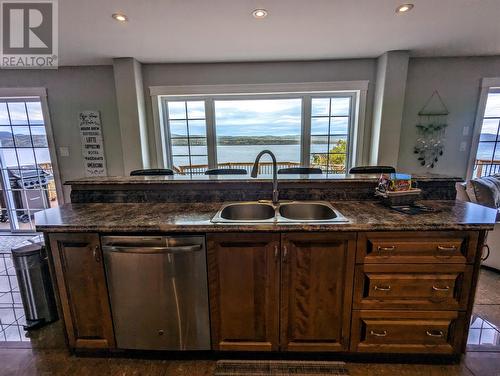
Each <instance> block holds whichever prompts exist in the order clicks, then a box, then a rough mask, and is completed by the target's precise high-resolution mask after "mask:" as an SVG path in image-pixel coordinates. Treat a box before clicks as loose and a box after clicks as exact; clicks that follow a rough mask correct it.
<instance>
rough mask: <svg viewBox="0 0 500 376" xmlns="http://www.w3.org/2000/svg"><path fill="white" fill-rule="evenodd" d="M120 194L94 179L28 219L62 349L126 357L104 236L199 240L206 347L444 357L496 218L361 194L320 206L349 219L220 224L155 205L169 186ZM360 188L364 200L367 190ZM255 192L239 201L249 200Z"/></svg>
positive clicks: (192, 209) (441, 202)
mask: <svg viewBox="0 0 500 376" xmlns="http://www.w3.org/2000/svg"><path fill="white" fill-rule="evenodd" d="M124 179H126V178H124ZM134 181H135V182H137V183H134V182H132V183H130V182H129V183H128V185H129V186H130V185H132V186H134V187H133V191H134V192H139V191H140V189H143V187H144V183H143V182H138V181H137V180H134ZM123 183H124V182H123V181H122V180H121V181H120V182H118V183H117V182H115V184H111V183H109V182H107V183H106V184H105V185H106V188H105V189H103V188H102V185H103V184H101V183H99V182H93V183H92V184H90V183H89V184H86V183H85V182H83V183H82V182H80V183H79V186H78V189H77V193H75V194H74V195H72V197H73V196H74V197H78V198H79V199H80V200H81V199H82V198H83V197H85V198H86V199H87V202H78V203H76V202H74V203H72V204H65V205H62V206H61V207H59V208H53V209H49V210H46V211H43V212H40V213H37V214H36V226H37V230H39V231H43V232H44V234H45V239H46V243H47V244H48V245H49V247H48V248H49V259H50V264H51V269H52V274H53V277H54V282H55V284H56V290H57V291H58V298H59V299H58V300H59V306H60V310H61V313H62V317H63V318H64V323H65V329H66V335H67V339H68V346H69V348H70V349H71V350H76V351H79V350H86V351H102V350H106V351H110V352H115V351H121V350H129V349H127V348H124V347H123V346H120V341H119V340H118V341H117V337H116V333H115V329H116V327H117V322H116V320H115V318H114V313H115V312H114V310H113V307H112V304H113V301H112V299H111V303H110V298H109V297H110V291H109V270H108V269H107V266H106V265H105V262H104V261H103V260H104V256H105V254H104V253H103V250H102V248H103V247H102V245H103V244H102V239H103V237H109V236H110V235H126V236H131V235H138V236H172V237H173V236H195V235H196V236H201V237H202V238H204V239H205V244H206V269H207V276H208V297H207V299H208V307H209V308H208V309H209V311H210V322H209V326H210V346H209V347H207V348H204V349H205V350H211V351H221V352H224V351H251V352H262V351H270V352H274V353H276V352H337V353H345V354H361V353H365V354H366V353H371V354H439V355H441V356H459V355H460V354H461V353H463V352H464V350H465V343H466V338H467V333H468V326H469V321H470V316H471V311H472V305H473V302H474V294H475V288H476V284H477V279H478V273H479V267H480V263H481V255H482V248H483V244H484V239H485V235H486V232H487V231H488V230H490V229H492V228H493V224H494V223H495V219H496V211H495V210H492V209H489V208H486V207H482V206H479V205H475V204H471V203H464V202H458V201H454V200H450V199H446V198H447V197H449V196H450V195H451V194H450V192H442V193H441V194H442V196H443V197H444V198H445V199H442V198H443V197H441V199H431V200H423V201H421V203H422V204H424V205H425V206H426V207H428V208H430V209H431V210H432V211H430V212H427V213H423V214H419V215H407V214H403V213H400V212H397V211H394V210H391V209H389V208H387V207H384V206H382V205H381V204H380V203H379V202H377V201H375V200H373V198H372V197H370V198H367V199H365V200H359V199H347V200H329V203H330V204H331V205H332V206H333V207H334V208H335V209H336V210H337V211H338V212H340V213H341V214H342V215H343V216H344V217H345V218H346V219H347V221H346V222H336V223H314V222H308V223H300V222H295V223H282V224H280V223H237V224H218V223H212V222H211V218H212V217H213V216H214V215H215V213H216V212H217V210H218V209H219V208H220V206H221V202H214V201H209V200H206V201H205V202H191V203H188V202H185V200H180V203H177V202H172V201H170V200H167V202H158V201H161V200H163V199H164V198H165V192H164V191H167V190H168V189H167V188H166V187H164V188H163V189H161V188H159V187H156V188H155V189H156V190H157V191H158V192H160V194H159V195H158V194H154V195H151V194H149V196H148V198H149V200H148V202H137V201H142V198H144V196H142V198H141V200H137V195H136V194H132V195H127V193H126V192H127V190H126V189H124V187H123ZM290 183H293V184H300V185H301V186H303V187H305V188H301V189H303V190H302V191H301V193H300V198H301V199H318V198H323V199H324V198H325V197H330V196H329V195H330V193H325V189H326V190H328V192H340V191H341V190H339V189H338V187H332V185H331V184H327V183H324V182H322V183H320V184H323V186H324V187H325V188H324V190H322V189H321V188H318V187H317V186H316V188H311V189H310V191H309V194H310V196H309V197H304V196H303V193H304V192H307V184H308V183H307V182H290ZM354 183H355V182H353V181H351V182H349V184H354ZM371 183H372V189H373V181H372V182H371ZM438 183H439V184H443V182H438ZM146 184H148V183H146ZM160 184H164V183H160ZM177 184H178V183H176V185H177ZM262 184H265V185H266V189H265V190H264V191H262V192H261V191H258V192H257V193H258V194H259V195H260V197H257V198H258V199H262V198H266V196H267V195H268V193H269V191H268V190H267V183H266V182H263V183H262ZM313 184H314V183H313ZM316 184H317V182H316ZM340 184H347V183H345V182H342V183H340ZM446 184H448V185H450V184H449V182H448V183H446ZM137 185H139V187H137ZM157 185H158V184H157ZM360 185H361V187H362V189H365V188H364V186H365V185H366V182H360ZM84 186H85V187H86V188H82V187H84ZM110 187H112V189H110ZM184 188H185V187H184ZM253 188H254V187H250V188H248V191H245V192H239V194H240V195H241V196H242V197H247V196H248V195H249V194H250V195H255V194H256V193H255V191H253ZM336 189H337V190H336ZM93 190H97V191H100V193H98V194H95V191H93ZM105 190H107V191H108V192H114V191H117V190H121V191H122V194H121V195H120V201H123V200H124V198H127V197H129V200H128V201H129V202H109V201H112V200H110V198H111V197H112V195H111V194H108V193H106V194H103V193H102V192H104V191H105ZM82 191H84V194H81V192H82ZM200 191H201V190H200ZM123 192H125V193H123ZM149 192H151V190H150V191H149ZM177 192H182V189H181V190H177ZM186 192H187V193H186V194H187V195H189V194H190V193H189V191H187V190H186ZM293 192H295V193H294V194H297V191H293V190H292V189H290V191H289V192H288V194H290V195H292V193H293ZM357 192H359V190H358V191H357ZM177 194H178V193H176V195H177ZM218 194H219V193H217V195H218ZM335 194H336V193H335ZM344 194H345V195H347V196H348V192H347V193H345V192H344ZM154 197H157V199H156V200H155V199H154ZM158 197H160V198H161V199H158ZM171 197H172V196H171ZM252 197H254V196H252ZM424 197H425V193H424ZM103 198H105V199H103ZM290 198H291V199H296V197H293V195H292V197H290ZM347 198H349V197H347ZM76 201H79V200H76ZM107 277H108V279H107ZM131 278H132V277H131ZM144 294H148V287H147V286H144ZM137 325H140V323H139V322H138V324H137ZM160 333H161V334H160ZM155 335H156V334H155ZM158 335H163V331H162V330H158ZM162 349H165V348H162ZM144 350H148V348H144Z"/></svg>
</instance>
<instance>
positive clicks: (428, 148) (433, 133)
mask: <svg viewBox="0 0 500 376" xmlns="http://www.w3.org/2000/svg"><path fill="white" fill-rule="evenodd" d="M448 114H449V112H448V109H447V108H446V105H445V104H444V102H443V99H442V98H441V96H440V95H439V93H438V91H437V90H434V92H433V93H432V95H431V96H430V97H429V99H428V100H427V102H426V103H425V105H424V107H423V108H422V109H421V110H420V111H419V113H418V123H417V125H416V127H417V142H416V144H415V148H414V150H413V152H414V153H415V154H416V155H417V160H418V161H419V162H420V165H421V166H425V167H427V168H434V166H436V164H437V162H438V161H439V159H440V158H441V156H442V155H443V154H444V140H445V132H446V127H447V126H448V124H447V121H446V120H447V117H448Z"/></svg>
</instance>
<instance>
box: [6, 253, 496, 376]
mask: <svg viewBox="0 0 500 376" xmlns="http://www.w3.org/2000/svg"><path fill="white" fill-rule="evenodd" d="M7 290H8V291H7ZM23 320H24V312H23V310H22V304H21V301H20V295H19V292H18V287H17V280H16V277H15V274H14V269H13V266H12V261H10V257H2V255H1V254H0V330H1V331H0V376H4V375H5V376H10V375H43V376H49V375H50V376H51V375H71V376H73V375H75V376H77V375H91V376H98V375H120V376H128V375H134V376H138V375H148V376H149V375H164V376H170V375H179V376H183V375H186V376H187V375H190V376H191V375H192V376H198V375H199V376H203V375H212V373H213V369H214V367H215V362H214V361H211V360H199V361H172V360H144V359H120V358H88V357H75V356H71V355H69V354H68V352H67V351H66V349H65V343H64V338H63V335H62V325H61V323H60V322H56V323H54V324H51V325H49V326H47V327H45V328H42V329H39V330H36V331H33V332H31V333H29V334H27V333H26V332H24V331H23V330H22V324H23V323H24V321H23ZM467 349H468V350H467V354H466V355H465V356H464V357H463V358H462V360H461V362H460V363H459V364H432V365H426V364H385V363H348V364H347V368H348V369H349V372H350V374H351V375H352V376H362V375H363V376H370V375H381V376H383V375H391V376H392V375H397V376H420V375H422V376H434V375H435V376H441V375H443V376H445V375H446V376H448V375H450V376H451V375H463V376H500V274H498V273H494V272H491V271H488V270H482V271H481V276H480V280H479V286H478V294H477V297H476V305H475V306H474V313H473V317H472V322H471V329H470V332H469V340H468V347H467Z"/></svg>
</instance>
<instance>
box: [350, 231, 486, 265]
mask: <svg viewBox="0 0 500 376" xmlns="http://www.w3.org/2000/svg"><path fill="white" fill-rule="evenodd" d="M476 248H477V233H474V232H442V231H440V232H432V231H423V232H379V233H377V232H373V233H360V234H359V237H358V248H357V252H356V262H357V263H358V264H361V263H384V264H387V263H417V264H418V263H427V264H434V263H446V264H450V263H451V264H456V263H458V264H464V263H472V262H474V255H475V253H476Z"/></svg>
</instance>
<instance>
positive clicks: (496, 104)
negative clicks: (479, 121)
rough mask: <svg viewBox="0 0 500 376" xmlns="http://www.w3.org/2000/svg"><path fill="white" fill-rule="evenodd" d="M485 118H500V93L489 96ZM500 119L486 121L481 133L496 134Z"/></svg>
mask: <svg viewBox="0 0 500 376" xmlns="http://www.w3.org/2000/svg"><path fill="white" fill-rule="evenodd" d="M484 117H500V93H490V94H488V100H487V101H486V109H485V111H484ZM499 121H500V120H499V119H484V120H483V126H482V128H481V133H490V134H496V133H497V129H498V124H499Z"/></svg>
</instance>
